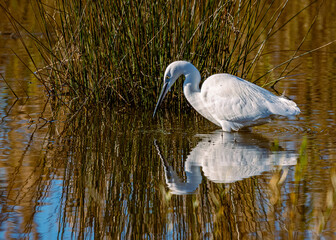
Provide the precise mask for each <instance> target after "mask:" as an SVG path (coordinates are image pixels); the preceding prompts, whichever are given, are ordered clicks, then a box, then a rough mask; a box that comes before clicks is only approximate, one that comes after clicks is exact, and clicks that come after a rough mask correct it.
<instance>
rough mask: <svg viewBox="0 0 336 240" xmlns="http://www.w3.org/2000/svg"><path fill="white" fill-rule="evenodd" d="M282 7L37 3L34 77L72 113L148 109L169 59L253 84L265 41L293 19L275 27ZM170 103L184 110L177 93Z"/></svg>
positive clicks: (208, 2) (205, 0) (116, 0)
mask: <svg viewBox="0 0 336 240" xmlns="http://www.w3.org/2000/svg"><path fill="white" fill-rule="evenodd" d="M287 2H288V0H287V1H280V3H279V1H266V0H263V1H251V0H241V1H212V0H201V1H196V0H189V1H185V0H184V1H183V0H179V1H148V0H145V1H143V0H141V1H140V0H135V1H124V0H113V1H65V0H57V1H56V2H55V3H54V5H53V6H50V5H48V4H47V3H46V2H43V1H36V2H35V5H36V8H37V9H38V11H37V12H38V14H39V18H40V19H41V21H40V22H41V28H42V29H43V30H42V32H43V34H44V38H43V41H41V40H39V39H36V38H35V40H36V43H37V44H36V45H37V47H38V48H39V52H40V54H41V56H42V57H43V59H44V60H45V64H46V65H45V67H42V68H40V69H37V71H36V76H37V77H38V78H39V79H40V81H41V82H42V83H43V84H44V86H45V87H46V89H47V90H48V92H49V94H51V95H53V96H55V97H57V98H59V99H61V100H62V101H63V102H64V101H67V102H68V101H69V100H71V101H70V102H68V104H67V105H68V106H69V107H70V108H72V109H75V110H76V109H78V107H80V106H83V104H84V105H89V106H93V105H97V104H100V103H103V106H109V105H126V106H139V107H144V108H153V106H154V104H155V100H156V99H157V97H158V94H159V88H160V87H161V77H162V75H163V71H164V69H165V67H166V66H167V65H168V64H169V63H170V62H172V61H174V60H189V61H191V62H192V63H193V64H194V65H195V66H196V67H197V68H198V69H199V70H200V72H201V75H202V77H203V78H205V77H207V76H209V75H211V74H213V73H219V72H228V73H232V74H235V75H238V76H241V77H243V78H247V79H248V80H251V79H252V75H253V72H254V69H255V67H256V65H257V64H258V62H259V60H260V57H261V56H262V54H263V50H264V48H265V45H266V44H267V42H268V40H269V39H270V38H271V37H272V36H274V34H276V33H277V32H278V31H279V30H280V29H281V28H283V27H284V26H286V24H287V23H288V22H290V21H291V20H292V19H294V18H295V16H296V15H294V16H292V17H290V18H289V21H287V22H285V24H282V25H280V24H277V22H278V20H279V17H280V16H281V15H282V14H283V13H284V12H285V8H286V5H287ZM310 5H311V4H310ZM310 5H308V6H310ZM308 6H307V7H308ZM297 14H298V13H297ZM279 25H280V26H279ZM31 36H32V37H33V35H31ZM286 69H287V66H286ZM288 71H290V69H289V70H288ZM169 98H174V100H175V101H174V102H175V103H177V105H175V106H179V109H182V107H183V106H184V104H183V101H184V100H183V97H182V90H181V88H178V89H177V91H174V93H173V94H170V96H169ZM176 99H177V100H178V101H176ZM73 100H76V101H73ZM169 102H171V101H169Z"/></svg>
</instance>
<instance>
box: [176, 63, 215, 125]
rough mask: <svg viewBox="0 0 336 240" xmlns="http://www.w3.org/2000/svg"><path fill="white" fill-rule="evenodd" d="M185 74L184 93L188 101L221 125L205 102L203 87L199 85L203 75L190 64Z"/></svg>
mask: <svg viewBox="0 0 336 240" xmlns="http://www.w3.org/2000/svg"><path fill="white" fill-rule="evenodd" d="M183 74H184V75H185V77H186V79H185V80H184V83H183V93H184V96H185V97H186V98H187V100H188V102H189V103H190V104H191V106H192V107H193V108H194V109H195V110H196V111H197V112H198V113H200V114H201V115H202V116H203V117H205V118H206V119H208V120H209V121H211V122H213V123H215V124H216V125H218V126H221V125H220V123H219V122H218V121H217V120H216V119H215V118H214V117H213V116H212V115H211V113H210V112H209V110H208V109H207V107H206V105H205V104H204V102H203V99H202V96H201V89H200V87H199V84H200V81H201V75H200V73H199V71H198V70H197V69H196V67H194V65H192V64H190V65H188V67H187V68H186V69H185V71H184V73H183Z"/></svg>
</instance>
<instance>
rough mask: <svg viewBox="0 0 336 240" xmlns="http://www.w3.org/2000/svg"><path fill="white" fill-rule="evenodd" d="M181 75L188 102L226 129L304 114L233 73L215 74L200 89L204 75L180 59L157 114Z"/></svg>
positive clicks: (167, 73) (167, 75)
mask: <svg viewBox="0 0 336 240" xmlns="http://www.w3.org/2000/svg"><path fill="white" fill-rule="evenodd" d="M181 75H184V76H185V81H184V84H183V92H184V95H185V97H186V98H187V100H188V102H189V103H190V104H191V105H192V106H193V108H194V109H195V110H196V111H197V112H199V113H200V114H201V115H202V116H204V117H205V118H207V119H208V120H210V121H211V122H213V123H214V124H216V125H218V126H220V127H221V128H222V129H223V131H227V132H230V131H232V130H233V131H238V130H239V129H241V128H244V127H249V126H254V125H259V124H263V123H266V122H269V121H270V118H271V117H272V116H276V115H281V116H286V117H289V116H295V115H297V114H299V113H300V109H299V108H298V107H297V106H296V104H295V102H293V101H291V100H288V99H286V98H284V97H279V96H276V95H274V94H273V93H271V92H269V91H267V90H266V89H264V88H261V87H259V86H257V85H255V84H253V83H251V82H248V81H246V80H243V79H241V78H239V77H236V76H233V75H230V74H225V73H224V74H215V75H212V76H210V77H209V78H207V79H206V80H205V81H204V83H203V85H202V89H200V88H199V83H200V81H201V75H200V73H199V71H198V70H197V69H196V67H195V66H194V65H192V64H191V63H190V62H186V61H176V62H173V63H171V64H170V65H169V66H168V67H167V69H166V71H165V75H164V85H163V88H162V91H161V94H160V97H159V100H158V102H157V105H156V107H155V110H154V114H153V116H154V115H155V113H156V111H157V109H158V107H159V105H160V104H161V102H162V100H163V98H164V97H165V95H166V94H167V92H168V90H169V89H170V88H171V86H172V85H173V84H174V82H175V81H176V80H177V79H178V78H179V77H180V76H181Z"/></svg>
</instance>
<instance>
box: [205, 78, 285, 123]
mask: <svg viewBox="0 0 336 240" xmlns="http://www.w3.org/2000/svg"><path fill="white" fill-rule="evenodd" d="M201 96H202V100H203V102H204V105H206V107H207V109H208V111H209V112H210V113H211V114H212V115H213V117H214V118H216V119H218V120H221V121H233V122H249V121H254V120H257V119H260V118H267V117H268V116H270V115H272V114H275V113H274V111H273V110H274V109H273V108H274V104H275V103H276V102H277V101H279V100H278V99H279V97H277V96H275V95H274V94H272V93H271V92H269V91H267V90H266V89H263V88H261V87H259V86H257V85H255V84H253V83H250V82H248V81H245V80H243V79H241V78H238V77H236V76H233V75H230V74H216V75H213V76H211V77H209V78H208V79H207V80H206V81H205V82H204V83H203V86H202V89H201Z"/></svg>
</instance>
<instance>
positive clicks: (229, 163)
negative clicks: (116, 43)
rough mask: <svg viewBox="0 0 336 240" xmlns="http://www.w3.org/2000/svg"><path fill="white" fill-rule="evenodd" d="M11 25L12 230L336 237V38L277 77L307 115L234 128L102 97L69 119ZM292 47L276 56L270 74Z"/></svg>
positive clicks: (6, 232) (4, 26) (324, 25)
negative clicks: (115, 106) (110, 105)
mask: <svg viewBox="0 0 336 240" xmlns="http://www.w3.org/2000/svg"><path fill="white" fill-rule="evenodd" d="M13 2H15V1H13ZM27 4H28V3H27ZM291 4H292V5H291V6H290V7H289V9H293V10H292V11H293V12H295V9H296V7H297V6H295V3H294V2H293V3H291ZM335 7H336V6H335V3H334V2H331V1H326V3H325V5H324V6H323V7H322V9H321V14H320V17H319V19H318V21H317V23H316V24H315V25H314V27H313V29H312V33H311V34H310V35H309V36H310V37H309V38H308V39H307V41H306V43H305V45H304V46H303V48H304V49H314V48H316V47H318V46H321V45H323V44H324V43H327V42H329V41H332V40H334V39H336V36H335V35H336V34H335V32H336V31H335V26H336V24H335V20H334V18H333V17H332V16H331V12H330V11H328V9H335ZM13 8H15V6H13ZM27 9H29V7H27ZM26 12H27V13H26V14H27V16H26V19H27V25H34V24H33V20H31V19H32V18H33V16H30V15H29V14H31V15H33V14H32V13H29V11H26ZM20 14H23V16H22V17H25V15H24V14H25V13H22V12H20ZM311 20H312V16H311V15H309V14H308V13H306V14H304V15H303V16H302V17H300V18H299V19H298V20H297V21H296V24H293V25H290V27H288V28H286V30H284V31H283V34H281V35H280V36H281V37H280V38H275V39H273V42H272V43H273V45H272V46H268V48H269V49H268V50H269V51H271V50H274V49H276V50H288V49H295V47H296V46H297V44H298V43H299V42H300V41H301V39H302V37H303V36H304V34H305V32H306V30H307V28H308V27H309V25H310V24H309V23H310V22H311ZM0 28H1V29H0V31H1V32H2V34H1V35H0V50H1V52H0V73H1V74H3V75H4V76H5V78H6V80H7V81H8V83H9V84H10V85H11V87H12V88H13V90H14V91H15V92H16V94H17V95H19V97H20V98H19V100H16V98H15V97H14V96H13V94H12V93H11V91H10V90H9V89H8V87H7V86H6V84H5V83H4V81H0V87H1V94H0V114H1V128H0V151H1V155H0V158H1V159H0V211H1V212H0V238H1V239H9V238H14V239H15V238H20V239H22V238H36V239H47V238H51V239H57V238H60V239H62V238H63V239H70V238H87V239H90V238H92V239H93V238H96V239H103V238H112V239H118V238H119V239H140V238H141V239H142V238H148V239H161V238H164V239H167V238H168V239H313V238H319V237H322V238H324V239H334V238H336V236H335V235H336V221H335V219H336V216H335V214H336V213H335V201H336V164H335V161H336V129H335V127H336V79H335V74H336V64H335V62H336V61H335V59H336V54H335V50H336V46H335V45H331V46H329V47H327V48H324V49H323V50H321V51H318V52H316V53H313V54H311V55H309V56H306V57H304V58H302V59H300V60H298V62H297V63H301V65H300V66H299V67H298V68H297V69H296V70H295V74H301V75H296V76H294V77H291V78H288V79H284V80H282V81H281V82H280V83H279V84H278V85H277V90H278V91H279V92H283V91H285V92H286V95H287V96H288V97H290V98H292V99H293V100H294V101H296V102H297V103H298V105H299V107H300V109H301V110H302V114H301V115H300V116H299V117H298V118H295V119H289V120H287V119H278V120H275V121H273V122H272V123H270V124H267V125H263V126H259V127H255V128H253V129H251V131H249V132H238V133H222V132H221V131H219V130H218V129H217V127H216V126H214V125H212V124H211V123H209V122H208V121H206V120H204V119H202V118H201V117H199V116H197V115H196V114H194V113H193V112H188V113H181V114H180V115H179V114H177V113H175V112H173V111H171V110H169V109H166V110H162V109H161V110H160V111H159V112H158V115H157V118H156V119H154V120H153V119H152V117H151V116H152V112H145V111H142V110H141V109H135V110H134V111H127V112H123V113H120V112H119V113H118V112H117V111H114V110H110V111H109V110H106V111H103V112H102V111H100V112H98V111H99V110H94V109H93V110H91V111H82V112H81V113H80V114H78V115H76V117H75V118H74V119H73V121H71V122H70V123H69V124H67V123H65V122H64V121H63V119H64V117H62V113H59V112H57V111H56V110H55V106H53V105H52V104H49V103H50V102H48V99H47V97H46V96H45V92H44V90H43V87H42V86H41V85H40V84H39V83H38V82H37V81H36V80H35V79H34V78H33V76H32V74H30V73H29V71H27V69H26V68H25V67H24V66H23V65H22V64H21V63H20V61H19V60H18V59H17V57H16V56H15V55H14V54H13V53H12V51H11V50H10V49H14V50H15V51H16V52H17V53H18V54H20V53H21V54H23V53H24V49H22V48H20V47H19V46H20V42H19V41H18V39H16V38H15V36H13V35H11V34H7V33H10V25H9V23H6V22H2V23H0ZM278 36H279V35H278ZM28 46H29V45H28ZM289 56H290V52H286V51H279V52H275V53H274V54H270V55H269V58H268V59H267V58H266V59H265V61H264V62H263V64H262V65H261V66H260V67H259V69H258V70H257V71H258V73H259V74H262V73H263V72H265V71H266V70H267V69H269V68H270V67H271V66H274V65H277V64H279V63H281V62H283V61H284V60H287V59H288V57H289ZM27 61H28V59H27ZM27 96H29V98H28V97H27ZM153 101H155V100H153ZM55 112H57V114H58V115H57V116H59V117H56V121H53V122H48V121H47V120H48V119H51V116H52V115H53V114H55ZM184 194H185V195H184Z"/></svg>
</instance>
